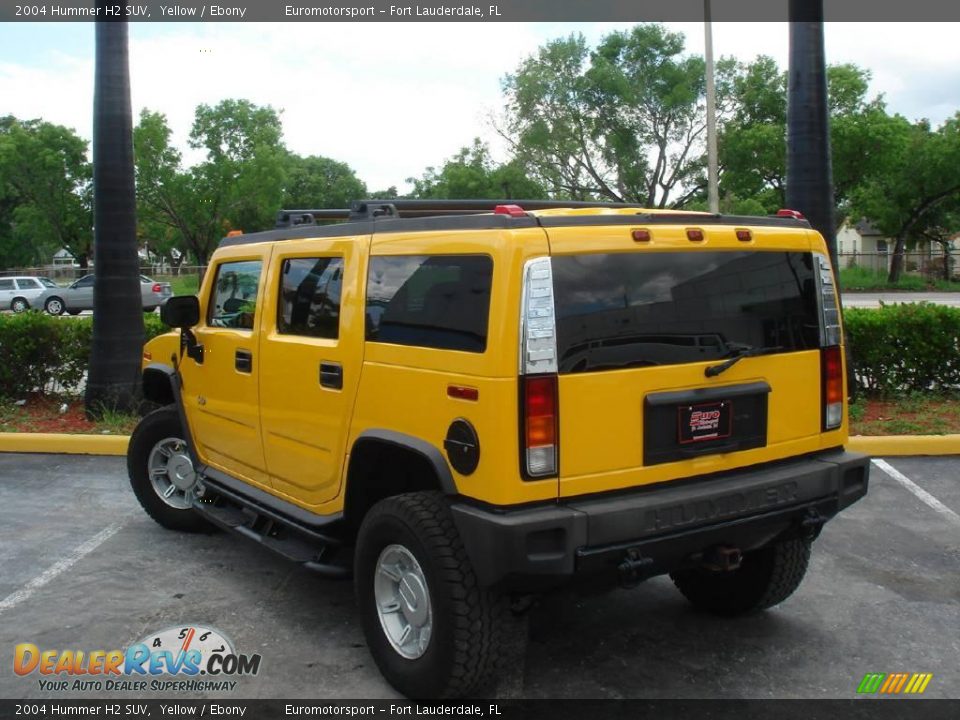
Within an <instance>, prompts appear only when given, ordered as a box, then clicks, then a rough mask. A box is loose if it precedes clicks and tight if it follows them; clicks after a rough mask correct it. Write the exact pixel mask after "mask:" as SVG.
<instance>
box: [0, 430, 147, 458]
mask: <svg viewBox="0 0 960 720" xmlns="http://www.w3.org/2000/svg"><path fill="white" fill-rule="evenodd" d="M129 442H130V438H129V436H127V435H67V434H59V433H0V452H20V453H63V454H67V455H126V454H127V444H128V443H129Z"/></svg>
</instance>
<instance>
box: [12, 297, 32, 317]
mask: <svg viewBox="0 0 960 720" xmlns="http://www.w3.org/2000/svg"><path fill="white" fill-rule="evenodd" d="M10 309H11V310H13V311H14V312H15V313H22V312H26V311H27V310H29V309H30V303H28V302H27V299H26V298H22V297H18V298H14V299H13V302H11V303H10Z"/></svg>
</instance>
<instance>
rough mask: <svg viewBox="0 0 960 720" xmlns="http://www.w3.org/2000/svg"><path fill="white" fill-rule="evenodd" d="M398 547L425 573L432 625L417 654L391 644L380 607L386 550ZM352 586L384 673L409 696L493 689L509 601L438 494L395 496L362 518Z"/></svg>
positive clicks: (444, 695)
mask: <svg viewBox="0 0 960 720" xmlns="http://www.w3.org/2000/svg"><path fill="white" fill-rule="evenodd" d="M393 544H399V545H402V546H403V547H404V548H406V549H407V550H409V551H410V552H411V553H412V554H413V556H414V557H415V558H416V560H417V562H418V563H419V564H420V567H421V569H422V570H423V574H424V575H425V578H426V584H427V589H428V590H427V591H428V593H429V596H430V603H431V608H432V612H433V630H432V634H431V636H430V640H429V643H428V644H427V647H426V650H425V651H424V652H423V654H422V655H421V656H420V657H418V658H415V659H408V658H406V657H404V656H403V655H401V654H400V653H399V652H398V651H397V650H395V649H394V647H393V645H391V642H390V640H389V639H388V638H387V635H386V633H385V631H384V629H383V626H382V625H381V622H380V617H379V614H378V612H377V606H376V595H375V591H374V580H375V575H376V573H377V563H378V560H379V558H380V554H381V552H382V551H383V550H384V548H386V547H387V546H388V545H393ZM354 586H355V589H356V594H357V600H358V602H359V604H360V616H361V621H362V623H363V631H364V635H365V636H366V640H367V645H368V647H369V649H370V653H371V654H372V655H373V659H374V661H375V662H376V664H377V667H378V668H379V669H380V672H381V673H382V674H383V676H384V677H385V678H386V679H387V681H388V682H389V683H390V684H391V685H392V686H393V687H394V688H396V689H397V690H398V691H399V692H401V693H403V694H404V695H406V696H407V697H411V698H454V697H464V696H468V695H476V694H477V693H478V692H479V691H482V690H485V689H487V688H489V687H490V686H491V685H492V683H493V681H494V680H495V679H496V677H497V674H498V672H499V662H500V658H501V657H502V656H503V655H504V653H505V651H506V649H507V648H506V642H505V641H506V639H507V638H506V633H507V628H508V625H509V623H508V622H507V615H508V613H509V606H508V603H507V599H506V598H505V597H504V596H502V595H500V594H498V593H496V592H493V591H490V590H487V589H485V588H482V587H480V586H479V584H478V582H477V578H476V575H475V574H474V571H473V567H472V565H471V563H470V559H469V558H468V557H467V553H466V551H465V550H464V547H463V543H462V542H461V540H460V536H459V534H458V532H457V529H456V527H455V525H454V523H453V517H452V515H451V513H450V509H449V507H448V505H447V501H446V499H445V498H444V496H443V495H442V494H441V493H439V492H414V493H407V494H405V495H397V496H395V497H391V498H387V499H386V500H382V501H380V502H379V503H377V504H376V505H375V506H374V507H373V508H372V509H371V510H370V511H369V513H368V514H367V516H366V517H365V518H364V521H363V524H362V526H361V528H360V533H359V537H358V541H357V547H356V552H355V555H354Z"/></svg>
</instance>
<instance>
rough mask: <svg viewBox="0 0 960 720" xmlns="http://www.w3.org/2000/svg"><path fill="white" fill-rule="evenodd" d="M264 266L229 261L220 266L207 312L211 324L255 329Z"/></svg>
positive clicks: (256, 261) (247, 262)
mask: <svg viewBox="0 0 960 720" xmlns="http://www.w3.org/2000/svg"><path fill="white" fill-rule="evenodd" d="M262 266H263V263H262V262H261V261H260V260H243V261H241V262H225V263H221V264H220V265H219V266H217V276H216V278H215V279H214V281H213V293H212V294H211V297H210V307H209V308H208V309H207V324H208V325H210V326H211V327H226V328H237V329H239V330H253V317H254V314H255V312H256V309H257V293H258V290H259V288H260V269H261V267H262Z"/></svg>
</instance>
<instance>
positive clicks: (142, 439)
mask: <svg viewBox="0 0 960 720" xmlns="http://www.w3.org/2000/svg"><path fill="white" fill-rule="evenodd" d="M184 435H185V433H184V432H183V426H182V425H181V424H180V414H179V413H178V412H177V409H176V407H174V406H173V405H168V406H166V407H162V408H160V409H159V410H154V411H153V412H152V413H150V414H149V415H146V416H145V417H144V418H143V419H142V420H140V422H139V423H138V424H137V427H136V429H135V430H134V431H133V434H132V435H131V436H130V445H129V447H128V449H127V474H128V475H129V477H130V486H131V487H132V488H133V493H134V494H135V495H136V496H137V500H139V501H140V505H141V506H143V509H144V510H146V512H147V515H149V516H150V517H152V518H153V519H154V520H156V521H157V522H158V523H159V524H160V525H162V526H163V527H165V528H167V529H169V530H179V531H181V532H204V533H206V532H212V531H213V530H214V527H213V526H212V525H211V524H210V523H209V522H207V521H206V520H205V519H204V518H203V517H202V516H200V515H199V514H198V513H197V512H195V511H194V510H191V509H189V508H188V509H183V510H181V509H178V508H174V507H171V506H170V505H168V504H167V503H165V502H164V501H163V500H162V499H161V498H160V496H159V495H158V494H157V491H156V490H154V488H153V484H152V483H151V482H150V475H149V471H148V466H147V463H148V459H149V457H150V453H151V451H152V450H153V448H154V446H155V445H156V444H157V443H159V442H160V441H161V440H164V439H165V438H171V437H176V438H183V437H184ZM184 442H186V441H184Z"/></svg>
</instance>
